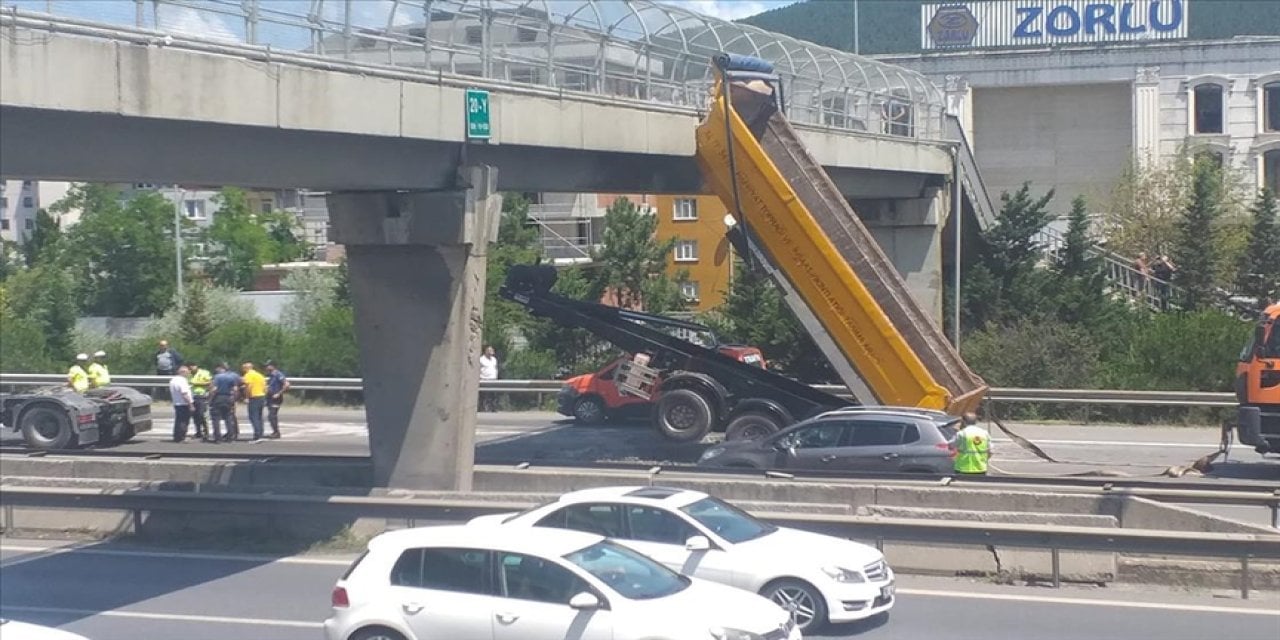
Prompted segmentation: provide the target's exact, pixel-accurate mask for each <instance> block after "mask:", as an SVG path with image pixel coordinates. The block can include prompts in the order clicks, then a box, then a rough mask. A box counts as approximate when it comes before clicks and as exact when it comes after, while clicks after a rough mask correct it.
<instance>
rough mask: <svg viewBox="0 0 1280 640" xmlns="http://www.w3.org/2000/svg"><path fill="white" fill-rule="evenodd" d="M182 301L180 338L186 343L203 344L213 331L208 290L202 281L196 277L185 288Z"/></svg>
mask: <svg viewBox="0 0 1280 640" xmlns="http://www.w3.org/2000/svg"><path fill="white" fill-rule="evenodd" d="M185 298H186V299H185V300H183V301H182V326H181V327H180V328H181V330H182V338H183V340H185V341H186V342H187V343H188V344H204V340H205V338H207V337H209V334H210V333H213V319H212V318H210V317H209V300H208V298H209V291H208V288H207V287H206V286H205V284H204V282H203V281H201V280H199V279H197V280H195V281H194V282H192V283H191V285H190V286H189V287H188V288H187V291H186V296H185Z"/></svg>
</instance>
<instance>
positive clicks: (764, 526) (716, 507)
mask: <svg viewBox="0 0 1280 640" xmlns="http://www.w3.org/2000/svg"><path fill="white" fill-rule="evenodd" d="M680 510H681V511H683V512H685V513H687V514H689V517H690V518H693V519H694V520H697V521H698V522H699V523H700V524H702V526H704V527H706V528H708V529H710V530H711V531H713V532H714V533H715V534H716V535H718V536H720V537H721V538H724V539H725V540H727V541H728V542H731V543H733V544H737V543H739V542H746V541H747V540H755V539H756V538H760V537H763V536H767V535H769V534H771V533H773V532H774V531H777V530H778V528H777V527H775V526H773V525H771V524H769V523H767V522H762V521H760V520H757V519H755V518H753V517H751V515H749V514H748V513H747V512H745V511H743V510H741V509H739V508H737V507H735V506H733V505H731V504H729V503H727V502H725V501H723V500H720V499H717V498H710V497H708V498H703V499H701V500H699V501H697V502H695V503H693V504H691V505H689V506H686V507H681V508H680Z"/></svg>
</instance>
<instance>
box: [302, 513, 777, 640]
mask: <svg viewBox="0 0 1280 640" xmlns="http://www.w3.org/2000/svg"><path fill="white" fill-rule="evenodd" d="M332 604H333V616H332V617H330V618H329V619H328V620H325V621H324V630H325V637H326V638H327V639H328V640H553V639H554V640H564V639H565V638H575V639H577V640H799V639H800V631H799V630H798V629H796V628H795V625H794V624H792V622H791V620H790V616H788V615H787V612H786V611H783V610H782V609H781V608H779V607H777V606H775V605H774V604H773V603H771V602H769V601H768V600H765V599H764V598H761V597H760V596H757V595H754V594H750V593H746V592H744V591H741V590H738V589H733V588H730V587H725V586H723V585H718V584H715V583H711V582H705V581H702V580H697V579H691V578H688V577H686V576H682V575H679V574H677V573H675V572H674V571H671V570H670V569H667V568H666V567H664V566H662V565H661V564H659V563H657V562H654V561H653V560H651V559H649V558H647V557H645V556H644V555H643V554H640V553H636V552H635V551H633V550H632V549H628V548H627V547H625V546H622V545H620V544H617V543H615V542H612V541H609V540H606V539H605V538H603V537H601V536H597V535H591V534H587V533H581V532H577V531H565V530H558V529H539V530H536V531H513V530H510V529H503V528H488V529H485V528H476V527H467V526H460V525H454V526H442V527H423V528H418V529H403V530H400V531H394V532H389V533H384V534H381V535H379V536H377V537H376V538H374V539H373V540H371V541H370V542H369V546H368V550H367V551H366V552H365V554H364V555H363V556H361V557H360V558H359V559H358V560H356V561H355V563H354V564H352V565H351V567H350V568H349V569H348V570H347V572H346V574H345V575H343V576H342V578H341V579H340V580H339V581H338V584H337V586H335V587H334V589H333V603H332Z"/></svg>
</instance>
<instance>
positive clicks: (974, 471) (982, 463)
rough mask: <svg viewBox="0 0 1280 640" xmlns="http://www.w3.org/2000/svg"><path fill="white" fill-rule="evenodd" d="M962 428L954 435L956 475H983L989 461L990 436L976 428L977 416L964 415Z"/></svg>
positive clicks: (983, 430)
mask: <svg viewBox="0 0 1280 640" xmlns="http://www.w3.org/2000/svg"><path fill="white" fill-rule="evenodd" d="M961 420H962V421H963V422H964V425H965V426H964V428H963V429H961V430H960V433H959V434H957V435H956V445H955V448H956V459H955V471H956V473H963V474H969V475H984V474H986V473H987V461H988V460H990V459H991V434H989V433H987V430H986V429H983V428H982V427H979V426H978V416H977V415H974V414H973V413H966V414H964V416H963V417H962V418H961Z"/></svg>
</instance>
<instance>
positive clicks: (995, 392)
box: [0, 373, 1236, 407]
mask: <svg viewBox="0 0 1280 640" xmlns="http://www.w3.org/2000/svg"><path fill="white" fill-rule="evenodd" d="M112 381H113V382H114V383H116V384H121V385H126V386H135V387H139V388H160V387H167V386H168V384H169V378H167V377H164V376H127V375H126V376H119V375H117V376H112ZM65 382H66V376H63V375H57V374H43V373H0V388H15V389H16V388H24V387H25V388H31V387H40V386H50V385H60V384H64V383H65ZM289 382H290V384H291V387H292V388H293V389H296V390H298V391H335V392H356V391H362V390H363V389H364V387H363V381H362V380H361V379H360V378H290V379H289ZM563 385H564V382H563V381H561V380H483V381H481V382H480V391H482V392H489V393H509V394H538V395H553V394H555V393H557V392H559V391H560V388H561V387H562V386H563ZM814 387H815V388H817V389H820V390H822V391H826V392H828V393H832V394H835V395H838V396H842V397H852V396H851V395H850V394H849V390H848V389H846V388H845V387H843V386H840V385H814ZM988 398H990V399H991V400H992V401H995V402H1007V403H1044V404H1077V405H1099V406H1102V405H1114V406H1165V407H1234V406H1236V397H1235V394H1232V393H1217V392H1203V391H1128V390H1105V389H1013V388H993V389H992V390H991V391H990V393H989V394H988Z"/></svg>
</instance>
